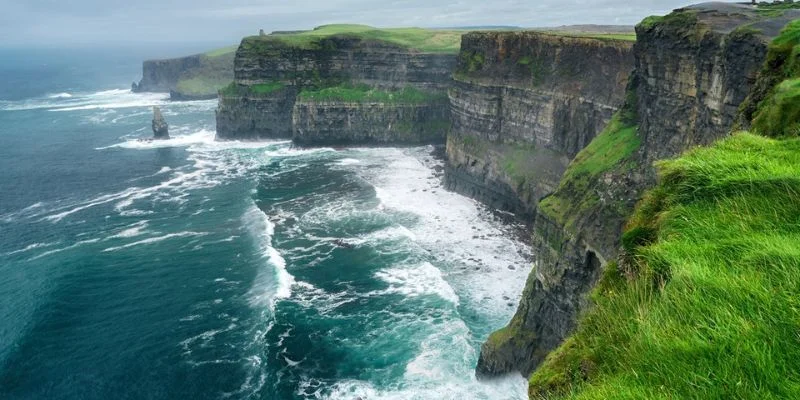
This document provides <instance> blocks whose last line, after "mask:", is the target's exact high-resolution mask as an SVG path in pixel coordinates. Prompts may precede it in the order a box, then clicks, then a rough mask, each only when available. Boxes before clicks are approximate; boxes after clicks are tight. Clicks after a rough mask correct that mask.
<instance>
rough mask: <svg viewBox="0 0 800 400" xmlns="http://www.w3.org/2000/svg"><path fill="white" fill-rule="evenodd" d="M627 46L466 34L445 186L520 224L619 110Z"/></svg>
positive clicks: (628, 61)
mask: <svg viewBox="0 0 800 400" xmlns="http://www.w3.org/2000/svg"><path fill="white" fill-rule="evenodd" d="M631 47H632V43H630V42H623V41H615V40H599V39H592V38H577V37H574V38H573V37H566V36H557V35H548V34H542V33H533V32H522V33H512V32H505V33H503V32H486V33H470V34H467V35H464V37H463V39H462V50H461V54H460V56H459V63H458V67H457V72H456V74H455V84H454V87H453V88H452V89H451V90H450V101H451V112H452V120H453V125H452V132H451V134H450V135H449V136H448V141H447V156H448V159H449V162H448V164H447V174H446V179H447V186H448V187H449V188H450V189H453V190H455V191H458V192H461V193H464V194H467V195H469V196H472V197H475V198H477V199H479V200H481V201H483V202H485V203H487V204H489V205H492V206H494V207H497V208H501V209H505V210H508V211H512V212H515V213H517V214H519V215H521V216H525V217H526V219H528V218H530V217H532V216H533V215H534V214H535V212H536V204H537V203H538V201H539V200H540V199H541V198H542V197H544V196H546V195H547V194H549V193H551V192H552V191H553V190H555V187H556V185H557V184H558V180H559V179H560V178H561V175H562V174H563V173H564V171H565V169H566V167H567V165H568V163H569V161H570V160H571V159H572V158H573V157H574V156H575V154H577V153H578V152H579V151H580V150H581V149H583V148H584V147H585V146H586V145H587V144H588V143H589V142H590V141H591V140H592V139H593V138H594V137H595V136H596V135H597V134H598V133H599V132H600V131H602V130H603V128H604V127H605V126H606V124H607V123H608V121H609V120H610V119H611V116H612V114H613V113H614V112H615V111H616V110H617V108H618V107H619V106H620V105H621V104H622V102H623V100H624V95H625V84H626V82H627V80H628V75H629V73H630V71H631V70H632V69H633V56H632V50H631Z"/></svg>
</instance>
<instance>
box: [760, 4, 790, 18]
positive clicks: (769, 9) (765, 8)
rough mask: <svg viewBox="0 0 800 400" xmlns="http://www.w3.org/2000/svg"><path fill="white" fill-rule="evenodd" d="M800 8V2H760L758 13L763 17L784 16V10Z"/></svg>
mask: <svg viewBox="0 0 800 400" xmlns="http://www.w3.org/2000/svg"><path fill="white" fill-rule="evenodd" d="M796 9H800V3H794V2H792V3H786V2H784V3H780V4H775V3H766V2H763V3H759V4H758V7H757V8H756V13H758V14H759V15H760V16H762V17H766V18H776V17H781V16H783V14H784V12H786V11H787V10H796Z"/></svg>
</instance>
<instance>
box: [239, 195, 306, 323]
mask: <svg viewBox="0 0 800 400" xmlns="http://www.w3.org/2000/svg"><path fill="white" fill-rule="evenodd" d="M242 220H243V221H244V224H245V226H246V227H247V229H248V230H249V231H250V234H251V235H252V236H253V237H254V238H255V239H256V243H257V245H258V247H259V251H260V252H261V254H262V257H263V258H264V259H265V260H266V264H267V265H268V266H269V267H271V268H269V269H267V270H264V271H262V272H260V273H259V274H258V276H257V277H256V280H255V284H254V286H253V288H252V289H251V291H250V295H251V304H252V305H254V306H267V307H268V308H269V309H270V310H274V309H275V303H276V302H277V301H278V300H281V299H288V298H289V297H291V296H292V286H294V284H295V279H294V276H292V274H290V273H289V272H288V271H287V270H286V260H285V259H284V258H283V256H282V255H281V253H280V252H279V251H278V250H276V249H275V248H274V247H272V236H273V235H274V234H275V225H274V224H273V223H272V222H270V220H269V218H268V217H267V215H266V214H264V212H263V211H261V210H260V209H259V208H258V207H257V206H256V205H255V204H252V205H251V206H250V207H249V208H248V209H247V211H246V212H245V214H244V216H243V217H242Z"/></svg>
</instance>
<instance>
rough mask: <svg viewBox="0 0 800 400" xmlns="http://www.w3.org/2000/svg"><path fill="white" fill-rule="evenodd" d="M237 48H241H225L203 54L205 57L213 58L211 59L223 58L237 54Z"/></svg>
mask: <svg viewBox="0 0 800 400" xmlns="http://www.w3.org/2000/svg"><path fill="white" fill-rule="evenodd" d="M237 48H239V46H228V47H223V48H219V49H214V50H210V51H207V52H205V53H203V55H205V56H206V57H211V58H216V57H222V56H226V55H230V54H233V53H236V49H237Z"/></svg>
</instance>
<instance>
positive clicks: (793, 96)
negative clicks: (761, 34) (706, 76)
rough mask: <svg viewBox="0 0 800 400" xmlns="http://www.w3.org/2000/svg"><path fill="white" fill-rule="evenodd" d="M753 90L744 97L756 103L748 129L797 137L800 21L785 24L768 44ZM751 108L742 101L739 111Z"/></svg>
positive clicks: (799, 82)
mask: <svg viewBox="0 0 800 400" xmlns="http://www.w3.org/2000/svg"><path fill="white" fill-rule="evenodd" d="M757 89H760V90H757V91H755V93H754V95H753V96H751V98H749V99H748V102H758V104H757V106H756V107H755V113H754V114H753V123H752V127H751V129H752V130H753V131H755V132H757V133H759V134H762V135H765V136H771V137H783V136H800V20H796V21H793V22H791V23H789V24H788V25H787V26H786V27H785V28H784V30H783V31H782V33H781V34H780V35H779V36H778V37H776V38H775V39H774V40H773V41H772V43H771V44H770V46H769V51H768V53H767V61H766V63H765V65H764V68H763V70H762V71H761V76H760V77H759V82H758V88H757ZM759 96H766V97H765V98H764V99H763V100H760V99H759V98H758V97H759ZM759 100H760V101H759ZM752 107H753V105H751V104H748V103H747V102H746V103H745V104H744V105H743V106H742V109H743V110H745V111H743V112H747V111H746V110H748V109H752ZM746 117H748V116H747V115H745V118H746Z"/></svg>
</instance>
